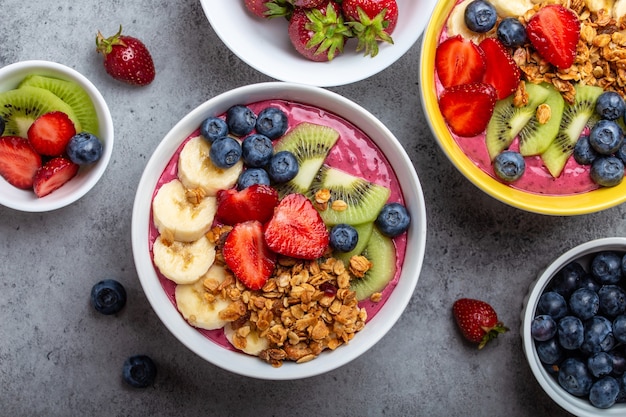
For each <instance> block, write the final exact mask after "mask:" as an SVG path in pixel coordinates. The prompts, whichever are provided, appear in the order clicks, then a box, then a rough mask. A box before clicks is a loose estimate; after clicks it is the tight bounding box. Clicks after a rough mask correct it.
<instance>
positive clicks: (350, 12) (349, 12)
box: [341, 0, 398, 57]
mask: <svg viewBox="0 0 626 417" xmlns="http://www.w3.org/2000/svg"><path fill="white" fill-rule="evenodd" d="M341 8H342V10H343V15H344V17H345V19H346V21H347V22H348V23H347V24H348V25H349V26H350V27H351V28H352V31H353V34H354V36H355V37H356V38H357V39H358V43H357V48H356V50H357V51H361V50H363V51H364V52H365V55H366V56H367V55H370V56H372V57H375V56H376V55H377V54H378V43H379V42H387V43H390V44H393V39H392V37H391V34H392V33H393V30H394V29H395V27H396V24H397V23H398V4H397V3H396V0H344V1H343V3H342V5H341Z"/></svg>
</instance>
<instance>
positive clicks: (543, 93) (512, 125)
mask: <svg viewBox="0 0 626 417" xmlns="http://www.w3.org/2000/svg"><path fill="white" fill-rule="evenodd" d="M526 92H527V93H528V103H527V104H526V105H525V106H522V107H515V106H514V105H513V95H510V96H508V97H507V98H505V99H502V100H498V102H497V103H496V106H495V108H494V110H493V115H492V116H491V119H490V120H489V124H488V125H487V131H486V134H485V143H486V145H487V151H488V152H489V157H490V158H491V160H493V159H494V158H495V157H496V156H498V154H499V153H500V152H502V151H503V150H505V149H507V148H508V147H509V146H510V145H511V143H512V142H513V140H514V139H515V137H516V136H517V135H518V133H519V132H520V131H522V129H523V128H524V126H526V124H527V123H528V121H529V120H531V119H532V117H533V116H534V114H535V112H536V109H537V106H539V105H540V104H542V103H543V102H544V101H545V100H546V99H547V98H548V96H549V95H550V90H549V89H548V87H547V84H530V83H527V84H526Z"/></svg>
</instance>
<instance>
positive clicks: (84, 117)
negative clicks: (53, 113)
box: [18, 74, 98, 135]
mask: <svg viewBox="0 0 626 417" xmlns="http://www.w3.org/2000/svg"><path fill="white" fill-rule="evenodd" d="M24 86H31V87H39V88H43V89H46V90H48V91H50V92H51V93H53V94H55V95H56V96H58V97H59V98H60V99H61V100H63V101H64V102H66V103H67V104H69V105H70V107H71V108H72V109H73V110H74V114H76V117H77V118H78V120H79V121H80V124H81V127H82V130H84V131H87V132H89V133H93V134H94V135H98V115H97V114H96V108H95V107H94V105H93V102H92V101H91V98H90V97H89V94H87V92H86V91H85V90H83V88H82V87H81V86H80V85H78V84H76V83H74V82H71V81H66V80H60V79H58V78H53V77H46V76H43V75H36V74H32V75H28V76H27V77H26V78H24V80H22V82H21V83H20V84H19V86H18V88H21V87H24Z"/></svg>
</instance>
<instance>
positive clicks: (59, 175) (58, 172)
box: [33, 156, 78, 197]
mask: <svg viewBox="0 0 626 417" xmlns="http://www.w3.org/2000/svg"><path fill="white" fill-rule="evenodd" d="M77 172H78V164H75V163H74V162H72V161H70V160H69V159H67V158H64V157H62V156H59V157H57V158H53V159H51V160H49V161H48V162H46V163H45V164H44V165H43V166H42V167H41V168H39V170H38V171H37V173H36V174H35V178H34V180H33V190H34V191H35V194H36V195H37V197H45V196H47V195H48V194H50V193H51V192H53V191H54V190H56V189H58V188H59V187H60V186H62V185H63V184H65V183H66V182H68V181H69V180H71V179H72V178H74V176H75V175H76V173H77Z"/></svg>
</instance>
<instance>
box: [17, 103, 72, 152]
mask: <svg viewBox="0 0 626 417" xmlns="http://www.w3.org/2000/svg"><path fill="white" fill-rule="evenodd" d="M75 134H76V128H75V126H74V122H72V120H70V118H69V117H68V116H67V114H65V113H63V112H60V111H52V112H50V113H46V114H43V115H41V116H39V117H38V118H37V119H36V120H35V121H34V122H33V124H32V125H30V127H29V128H28V140H29V141H30V144H31V145H33V148H34V149H35V150H36V151H37V152H39V154H41V155H47V156H59V155H62V154H63V153H64V152H65V147H66V146H67V144H68V143H69V141H70V139H72V136H74V135H75Z"/></svg>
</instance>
